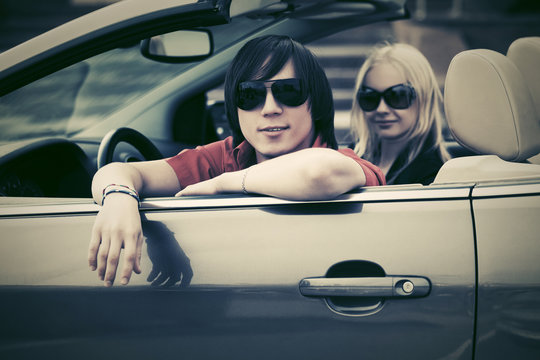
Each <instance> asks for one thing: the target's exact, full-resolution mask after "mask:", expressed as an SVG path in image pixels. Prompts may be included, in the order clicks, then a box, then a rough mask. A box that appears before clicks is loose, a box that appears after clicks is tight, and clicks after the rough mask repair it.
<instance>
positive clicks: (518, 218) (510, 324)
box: [473, 184, 540, 359]
mask: <svg viewBox="0 0 540 360" xmlns="http://www.w3.org/2000/svg"><path fill="white" fill-rule="evenodd" d="M474 194H476V195H475V198H474V201H473V207H474V215H475V222H476V227H477V238H478V284H479V287H478V337H477V340H476V341H477V346H476V347H477V351H476V354H477V358H478V359H493V358H495V357H499V358H500V357H512V358H519V359H537V358H538V353H539V349H540V303H539V302H538V298H539V297H540V269H539V268H538V261H539V259H540V247H539V246H538V244H539V242H540V222H539V219H540V186H538V184H531V185H521V186H518V185H516V186H484V187H479V188H478V189H475V193H473V195H474Z"/></svg>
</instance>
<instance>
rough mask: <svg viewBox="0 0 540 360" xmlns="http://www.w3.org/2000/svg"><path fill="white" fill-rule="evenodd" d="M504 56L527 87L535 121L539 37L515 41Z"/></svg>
mask: <svg viewBox="0 0 540 360" xmlns="http://www.w3.org/2000/svg"><path fill="white" fill-rule="evenodd" d="M506 56H507V57H508V58H509V59H510V60H512V62H513V63H514V64H516V67H517V68H518V69H519V71H520V72H521V74H522V75H523V78H524V79H525V83H526V84H527V86H528V87H529V90H530V92H531V94H532V99H533V102H534V105H535V108H536V120H539V116H540V71H539V70H540V69H539V67H540V37H538V36H536V37H524V38H521V39H517V40H515V41H514V42H513V43H512V44H511V45H510V47H509V48H508V53H507V54H506Z"/></svg>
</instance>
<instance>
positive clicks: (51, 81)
mask: <svg viewBox="0 0 540 360" xmlns="http://www.w3.org/2000/svg"><path fill="white" fill-rule="evenodd" d="M187 66H189V64H183V65H171V64H162V63H157V62H154V61H151V60H148V59H146V58H144V57H143V56H141V55H140V53H139V47H138V46H133V47H130V48H123V49H114V50H111V51H108V52H106V53H103V54H100V55H97V56H95V57H93V58H90V59H87V60H86V61H83V62H80V63H77V64H74V65H72V66H70V67H68V68H65V69H63V70H61V71H58V72H56V73H53V74H51V75H49V76H46V77H44V78H42V79H40V80H38V81H35V82H33V83H31V84H28V85H27V86H24V87H22V88H20V89H18V90H16V91H14V92H12V93H10V94H7V95H5V96H3V97H2V98H0V140H1V141H13V140H21V139H29V138H36V137H42V136H69V135H72V134H74V133H77V132H79V131H80V130H82V129H84V128H87V127H89V126H92V125H94V124H96V123H97V122H99V121H101V120H103V118H104V117H106V116H107V115H108V114H110V113H111V112H113V111H114V110H116V109H117V108H118V106H120V105H121V104H123V103H126V102H129V101H130V100H132V99H134V98H136V97H138V96H140V95H141V94H144V93H146V92H148V91H149V90H150V89H152V88H154V87H155V86H157V85H159V84H160V83H162V82H164V81H166V80H167V79H170V77H171V76H174V75H175V74H178V73H181V72H182V71H183V70H184V68H185V67H187Z"/></svg>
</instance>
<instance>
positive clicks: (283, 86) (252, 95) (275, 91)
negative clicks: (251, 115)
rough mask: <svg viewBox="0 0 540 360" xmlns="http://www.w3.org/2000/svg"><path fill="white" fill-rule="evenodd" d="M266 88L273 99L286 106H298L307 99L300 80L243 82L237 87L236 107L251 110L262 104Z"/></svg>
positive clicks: (264, 99)
mask: <svg viewBox="0 0 540 360" xmlns="http://www.w3.org/2000/svg"><path fill="white" fill-rule="evenodd" d="M268 84H270V86H268ZM268 87H270V88H271V89H272V95H273V96H274V98H275V99H276V100H277V101H279V102H280V103H281V104H283V105H286V106H300V105H302V104H303V103H305V102H306V100H307V97H308V95H307V91H304V89H303V86H302V81H301V80H300V79H283V80H258V81H244V82H241V83H240V85H238V92H237V94H236V106H238V107H239V108H240V109H242V110H253V109H255V108H256V107H258V106H260V105H262V104H264V102H265V101H266V89H267V88H268Z"/></svg>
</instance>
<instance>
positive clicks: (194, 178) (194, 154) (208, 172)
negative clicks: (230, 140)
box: [165, 141, 225, 189]
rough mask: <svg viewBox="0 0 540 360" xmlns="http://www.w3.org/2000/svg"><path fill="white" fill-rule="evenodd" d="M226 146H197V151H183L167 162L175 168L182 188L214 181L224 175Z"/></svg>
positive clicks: (219, 144) (218, 143) (218, 144)
mask: <svg viewBox="0 0 540 360" xmlns="http://www.w3.org/2000/svg"><path fill="white" fill-rule="evenodd" d="M224 151H225V146H224V144H223V143H222V142H220V141H218V142H215V143H212V144H209V145H204V146H197V147H196V148H195V149H186V150H182V151H181V152H180V153H179V154H178V155H175V156H173V157H170V158H168V159H166V160H165V161H166V162H167V163H168V164H169V165H170V166H171V167H172V168H173V170H174V172H175V173H176V176H177V177H178V181H179V182H180V187H181V188H182V189H183V188H185V187H186V186H188V185H192V184H196V183H198V182H201V181H204V180H209V179H212V178H214V177H216V176H218V175H220V174H222V173H223V166H222V164H223V162H222V161H220V160H221V159H222V158H223V153H224Z"/></svg>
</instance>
